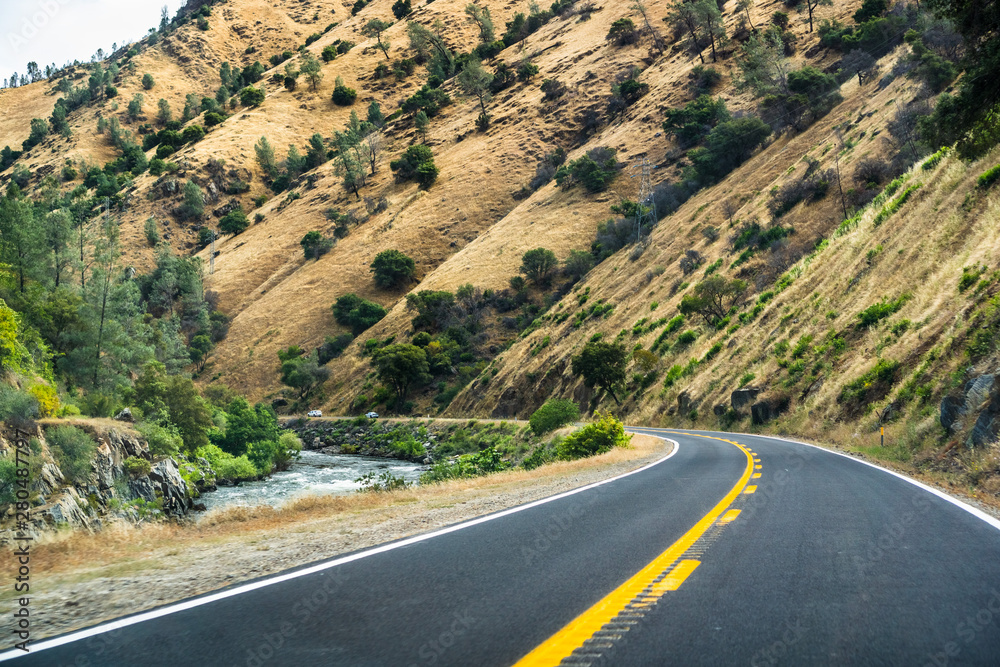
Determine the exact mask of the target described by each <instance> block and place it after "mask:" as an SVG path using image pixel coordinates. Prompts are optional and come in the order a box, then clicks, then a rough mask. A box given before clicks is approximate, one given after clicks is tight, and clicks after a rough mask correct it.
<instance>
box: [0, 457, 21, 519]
mask: <svg viewBox="0 0 1000 667" xmlns="http://www.w3.org/2000/svg"><path fill="white" fill-rule="evenodd" d="M17 481H18V480H17V461H16V460H15V459H14V456H0V507H4V506H6V505H11V504H13V502H14V501H15V500H17Z"/></svg>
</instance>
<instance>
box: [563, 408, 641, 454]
mask: <svg viewBox="0 0 1000 667" xmlns="http://www.w3.org/2000/svg"><path fill="white" fill-rule="evenodd" d="M594 416H595V417H597V421H596V422H593V423H591V424H588V425H586V426H584V427H583V428H582V429H580V430H579V431H577V432H575V433H572V434H570V435H568V436H566V437H565V438H563V440H562V441H561V442H560V443H559V445H558V446H557V447H556V454H557V456H558V457H559V458H560V459H562V460H564V461H570V460H573V459H580V458H585V457H588V456H594V455H596V454H604V453H605V452H610V451H611V450H612V449H613V448H615V447H628V446H629V441H630V440H631V439H632V436H631V435H626V434H625V427H624V426H623V425H622V423H621V422H620V421H618V420H617V419H616V418H615V417H614V416H613V415H611V414H610V413H607V414H604V415H602V414H601V413H596V414H595V415H594Z"/></svg>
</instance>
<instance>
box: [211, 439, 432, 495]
mask: <svg viewBox="0 0 1000 667" xmlns="http://www.w3.org/2000/svg"><path fill="white" fill-rule="evenodd" d="M426 469H427V467H426V466H422V465H419V464H417V463H410V462H408V461H397V460H396V459H380V458H371V457H367V456H348V455H343V454H321V453H320V452H312V451H303V452H302V456H301V457H300V458H299V460H298V461H295V462H294V463H292V465H291V467H290V468H289V469H288V470H285V471H283V472H276V473H274V474H273V475H271V476H270V477H268V478H267V479H264V480H261V481H259V482H243V483H242V484H240V485H239V486H220V487H219V489H218V490H217V491H212V492H210V493H205V494H203V495H202V496H201V498H199V499H198V500H197V501H196V502H201V503H205V507H206V509H209V510H212V509H218V508H222V507H231V506H233V505H247V506H255V505H270V506H272V507H278V506H279V505H283V504H284V503H287V502H288V501H289V500H293V499H295V498H298V497H300V496H305V495H338V494H344V493H353V492H355V491H356V490H357V489H359V488H360V487H361V485H360V484H358V483H357V482H355V481H354V480H355V479H357V478H358V477H361V476H362V475H364V474H365V473H368V472H374V473H375V475H376V476H378V475H381V474H382V473H383V472H384V471H387V470H388V471H389V472H391V473H392V474H393V475H395V476H396V477H402V478H403V479H405V480H406V481H408V482H416V481H417V479H418V478H419V477H420V473H421V472H423V471H424V470H426Z"/></svg>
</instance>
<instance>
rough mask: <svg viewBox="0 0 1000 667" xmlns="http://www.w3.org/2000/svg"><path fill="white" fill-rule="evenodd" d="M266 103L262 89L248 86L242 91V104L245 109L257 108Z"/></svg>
mask: <svg viewBox="0 0 1000 667" xmlns="http://www.w3.org/2000/svg"><path fill="white" fill-rule="evenodd" d="M263 103H264V91H263V90H261V89H260V88H254V87H253V86H247V87H246V88H244V89H243V90H241V91H240V104H242V105H243V106H245V107H257V106H260V105H261V104H263Z"/></svg>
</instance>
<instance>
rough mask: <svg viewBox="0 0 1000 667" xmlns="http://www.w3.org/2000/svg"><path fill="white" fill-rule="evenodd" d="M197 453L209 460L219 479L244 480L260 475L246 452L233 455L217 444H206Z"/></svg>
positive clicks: (253, 478) (229, 480)
mask: <svg viewBox="0 0 1000 667" xmlns="http://www.w3.org/2000/svg"><path fill="white" fill-rule="evenodd" d="M195 455H196V456H200V457H201V458H203V459H205V460H206V461H208V463H209V464H210V465H211V466H212V470H214V471H215V476H216V478H217V479H219V480H225V481H228V482H243V481H250V480H255V479H257V478H258V477H260V475H259V473H258V472H257V468H256V467H255V466H254V464H253V463H251V462H250V459H248V458H247V455H246V454H243V455H241V456H233V455H232V454H227V453H226V452H224V451H222V450H221V449H219V448H218V447H217V446H215V445H205V446H204V447H199V448H198V450H197V451H196V452H195Z"/></svg>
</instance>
